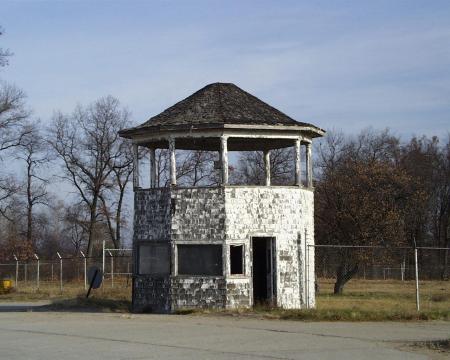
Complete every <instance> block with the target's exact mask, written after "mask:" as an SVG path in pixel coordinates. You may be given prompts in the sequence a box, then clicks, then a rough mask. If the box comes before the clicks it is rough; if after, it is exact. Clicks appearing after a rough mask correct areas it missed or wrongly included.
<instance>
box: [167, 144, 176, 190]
mask: <svg viewBox="0 0 450 360" xmlns="http://www.w3.org/2000/svg"><path fill="white" fill-rule="evenodd" d="M169 153H170V154H169V155H170V185H171V186H176V185H177V160H176V156H175V138H174V137H170V138H169Z"/></svg>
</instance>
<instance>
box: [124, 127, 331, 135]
mask: <svg viewBox="0 0 450 360" xmlns="http://www.w3.org/2000/svg"><path fill="white" fill-rule="evenodd" d="M225 129H233V130H273V131H301V132H308V133H309V134H310V136H311V137H312V138H316V137H321V136H323V135H325V130H323V129H320V128H318V127H316V126H314V125H311V124H305V125H243V124H195V125H173V126H170V125H168V126H161V125H157V126H145V127H144V126H143V127H139V126H138V127H134V128H129V129H123V130H120V131H119V135H120V136H121V137H123V138H127V139H133V138H134V137H135V136H139V135H143V134H145V133H160V132H168V131H183V130H189V131H201V130H225Z"/></svg>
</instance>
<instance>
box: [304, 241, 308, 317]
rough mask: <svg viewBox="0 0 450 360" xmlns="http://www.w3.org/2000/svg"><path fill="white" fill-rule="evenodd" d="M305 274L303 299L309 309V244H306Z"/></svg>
mask: <svg viewBox="0 0 450 360" xmlns="http://www.w3.org/2000/svg"><path fill="white" fill-rule="evenodd" d="M305 241H306V238H305ZM305 258H306V261H305V263H306V274H305V300H306V308H307V309H309V245H306V254H305Z"/></svg>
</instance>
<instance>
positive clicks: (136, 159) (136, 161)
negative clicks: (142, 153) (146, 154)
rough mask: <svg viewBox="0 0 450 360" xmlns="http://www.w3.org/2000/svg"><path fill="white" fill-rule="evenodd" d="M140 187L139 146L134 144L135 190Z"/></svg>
mask: <svg viewBox="0 0 450 360" xmlns="http://www.w3.org/2000/svg"><path fill="white" fill-rule="evenodd" d="M138 187H139V146H138V144H133V188H134V189H136V188H138Z"/></svg>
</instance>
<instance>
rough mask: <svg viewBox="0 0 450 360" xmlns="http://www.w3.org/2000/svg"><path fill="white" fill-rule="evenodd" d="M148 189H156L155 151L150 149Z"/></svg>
mask: <svg viewBox="0 0 450 360" xmlns="http://www.w3.org/2000/svg"><path fill="white" fill-rule="evenodd" d="M150 187H151V188H154V187H156V151H155V148H150Z"/></svg>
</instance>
